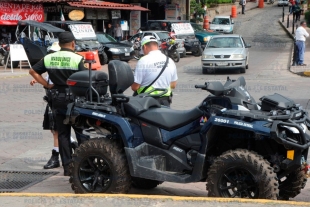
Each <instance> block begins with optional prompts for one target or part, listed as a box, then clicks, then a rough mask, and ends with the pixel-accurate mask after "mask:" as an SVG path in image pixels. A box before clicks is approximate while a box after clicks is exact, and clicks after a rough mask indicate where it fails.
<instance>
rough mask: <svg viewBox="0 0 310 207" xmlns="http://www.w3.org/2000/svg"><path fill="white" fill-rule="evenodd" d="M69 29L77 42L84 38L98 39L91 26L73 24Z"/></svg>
mask: <svg viewBox="0 0 310 207" xmlns="http://www.w3.org/2000/svg"><path fill="white" fill-rule="evenodd" d="M69 28H70V30H71V32H72V33H73V35H74V37H75V38H76V39H77V40H80V39H83V38H97V37H96V34H95V31H94V29H93V27H92V25H91V24H71V25H69Z"/></svg>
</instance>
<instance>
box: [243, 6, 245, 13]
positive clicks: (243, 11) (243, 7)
mask: <svg viewBox="0 0 310 207" xmlns="http://www.w3.org/2000/svg"><path fill="white" fill-rule="evenodd" d="M244 9H245V5H242V14H244Z"/></svg>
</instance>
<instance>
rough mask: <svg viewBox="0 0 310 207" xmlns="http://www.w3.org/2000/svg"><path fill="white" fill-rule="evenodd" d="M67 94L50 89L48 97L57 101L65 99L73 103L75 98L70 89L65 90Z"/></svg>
mask: <svg viewBox="0 0 310 207" xmlns="http://www.w3.org/2000/svg"><path fill="white" fill-rule="evenodd" d="M65 91H66V92H65V93H64V92H59V90H58V89H49V90H48V97H49V99H55V98H65V100H66V101H73V100H74V97H73V94H72V92H71V91H70V89H69V88H66V89H65Z"/></svg>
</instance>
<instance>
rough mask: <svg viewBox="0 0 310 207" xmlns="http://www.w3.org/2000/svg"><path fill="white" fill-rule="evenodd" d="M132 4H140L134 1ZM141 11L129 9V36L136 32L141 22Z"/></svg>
mask: <svg viewBox="0 0 310 207" xmlns="http://www.w3.org/2000/svg"><path fill="white" fill-rule="evenodd" d="M133 5H137V6H140V5H141V4H140V3H136V4H133ZM140 19H141V11H131V12H130V34H129V35H130V36H133V35H134V34H136V33H137V30H138V29H140V27H141V23H140Z"/></svg>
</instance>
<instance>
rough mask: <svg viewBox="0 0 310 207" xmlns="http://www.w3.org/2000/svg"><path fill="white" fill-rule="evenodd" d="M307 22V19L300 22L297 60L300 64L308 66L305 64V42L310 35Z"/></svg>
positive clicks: (297, 34)
mask: <svg viewBox="0 0 310 207" xmlns="http://www.w3.org/2000/svg"><path fill="white" fill-rule="evenodd" d="M306 27H307V23H306V22H305V21H301V22H300V26H299V27H298V28H297V30H296V33H295V34H296V36H295V41H296V43H295V44H296V62H297V65H298V66H306V64H304V54H305V47H306V45H305V42H306V37H309V33H308V32H307V31H306V29H305V28H306Z"/></svg>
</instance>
